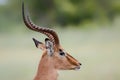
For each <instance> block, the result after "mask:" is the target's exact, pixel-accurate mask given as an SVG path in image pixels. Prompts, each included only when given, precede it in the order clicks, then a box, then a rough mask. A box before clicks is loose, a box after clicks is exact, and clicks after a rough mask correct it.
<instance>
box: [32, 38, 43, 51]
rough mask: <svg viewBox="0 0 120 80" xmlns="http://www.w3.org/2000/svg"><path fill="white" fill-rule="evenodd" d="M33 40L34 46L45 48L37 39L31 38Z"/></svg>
mask: <svg viewBox="0 0 120 80" xmlns="http://www.w3.org/2000/svg"><path fill="white" fill-rule="evenodd" d="M33 41H34V43H35V46H36V47H37V48H39V49H41V50H44V49H45V44H43V43H42V42H39V41H38V40H36V39H35V38H33Z"/></svg>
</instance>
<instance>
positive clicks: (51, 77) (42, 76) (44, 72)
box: [34, 55, 58, 80]
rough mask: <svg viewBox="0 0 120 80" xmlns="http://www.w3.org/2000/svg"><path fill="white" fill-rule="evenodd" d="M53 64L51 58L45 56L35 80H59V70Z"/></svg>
mask: <svg viewBox="0 0 120 80" xmlns="http://www.w3.org/2000/svg"><path fill="white" fill-rule="evenodd" d="M52 63H53V62H52V59H51V57H49V56H48V55H43V56H42V58H41V61H40V64H39V67H38V72H37V75H36V77H35V79H34V80H57V76H58V75H57V70H56V69H55V68H54V66H53V64H52Z"/></svg>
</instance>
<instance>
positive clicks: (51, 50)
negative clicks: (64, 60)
mask: <svg viewBox="0 0 120 80" xmlns="http://www.w3.org/2000/svg"><path fill="white" fill-rule="evenodd" d="M45 45H46V49H47V53H48V55H50V56H52V55H53V53H54V46H53V42H51V41H50V40H49V39H48V38H46V39H45Z"/></svg>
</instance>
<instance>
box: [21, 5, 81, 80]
mask: <svg viewBox="0 0 120 80" xmlns="http://www.w3.org/2000/svg"><path fill="white" fill-rule="evenodd" d="M22 15H23V21H24V23H25V25H26V26H27V27H28V28H29V29H31V30H33V31H36V32H40V33H42V34H44V35H46V36H47V37H48V38H46V39H45V43H42V42H39V41H38V40H36V39H35V38H33V41H34V43H35V45H36V47H37V48H39V49H41V50H42V51H43V55H42V58H41V60H40V63H39V66H38V71H37V74H36V76H35V78H34V80H57V77H58V74H57V71H58V70H76V69H80V65H81V63H79V62H78V61H77V60H76V59H75V58H73V57H72V56H71V55H69V54H68V53H67V52H66V51H65V50H64V49H63V48H62V46H61V45H60V41H59V38H58V35H57V33H56V32H55V31H54V30H52V29H49V28H43V27H39V26H37V25H35V24H34V23H33V22H32V21H31V19H30V17H29V15H28V14H25V10H24V3H22Z"/></svg>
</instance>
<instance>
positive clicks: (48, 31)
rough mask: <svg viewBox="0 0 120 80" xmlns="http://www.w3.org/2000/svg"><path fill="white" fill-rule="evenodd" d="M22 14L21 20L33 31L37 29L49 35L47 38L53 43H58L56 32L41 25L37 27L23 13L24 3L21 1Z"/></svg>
mask: <svg viewBox="0 0 120 80" xmlns="http://www.w3.org/2000/svg"><path fill="white" fill-rule="evenodd" d="M22 16H23V21H24V23H25V25H26V26H27V27H28V28H29V29H31V30H33V31H37V32H40V33H43V34H45V35H46V36H48V37H49V39H50V40H51V41H52V42H53V43H54V44H55V45H59V38H58V35H57V33H56V32H55V31H54V30H52V29H49V28H43V27H39V26H37V25H35V24H34V23H32V21H31V19H30V17H29V16H28V14H27V15H25V11H24V3H22Z"/></svg>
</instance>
